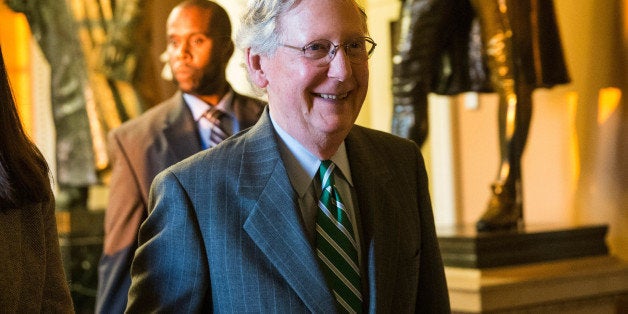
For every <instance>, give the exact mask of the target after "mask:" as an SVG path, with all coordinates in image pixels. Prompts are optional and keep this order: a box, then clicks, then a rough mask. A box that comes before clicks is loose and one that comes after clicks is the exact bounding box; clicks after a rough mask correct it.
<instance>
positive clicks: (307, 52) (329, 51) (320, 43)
mask: <svg viewBox="0 0 628 314" xmlns="http://www.w3.org/2000/svg"><path fill="white" fill-rule="evenodd" d="M282 46H284V47H287V48H292V49H296V50H300V51H302V52H303V55H304V56H305V57H306V58H308V59H311V60H315V61H317V62H318V64H317V65H318V66H325V65H327V64H329V63H330V62H331V60H333V59H334V57H335V56H336V53H337V52H338V48H340V47H344V48H345V53H346V54H347V57H348V58H349V61H351V62H352V63H362V62H364V61H366V60H368V58H369V57H370V56H371V55H372V54H373V51H374V50H375V46H377V44H376V43H375V41H373V39H372V38H370V37H357V38H353V39H351V40H349V41H346V42H344V43H341V44H338V45H334V43H332V42H331V41H329V40H326V39H317V40H315V41H312V42H310V43H309V44H307V45H305V46H303V47H295V46H290V45H285V44H282Z"/></svg>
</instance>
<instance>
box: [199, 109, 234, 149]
mask: <svg viewBox="0 0 628 314" xmlns="http://www.w3.org/2000/svg"><path fill="white" fill-rule="evenodd" d="M226 116H227V113H225V112H224V111H222V110H220V109H217V108H216V107H214V106H212V107H211V108H209V109H208V110H207V111H206V112H205V113H204V114H203V117H204V118H205V119H207V120H209V122H211V123H212V127H211V129H210V130H211V131H210V133H209V147H214V146H216V145H218V143H220V142H222V141H224V140H225V139H226V138H227V137H229V134H228V133H227V131H226V130H225V129H224V127H223V126H222V121H223V119H224V118H226Z"/></svg>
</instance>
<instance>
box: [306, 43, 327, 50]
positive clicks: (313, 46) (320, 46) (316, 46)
mask: <svg viewBox="0 0 628 314" xmlns="http://www.w3.org/2000/svg"><path fill="white" fill-rule="evenodd" d="M305 50H307V51H312V52H321V51H329V45H325V44H321V43H314V44H311V45H309V46H307V47H305Z"/></svg>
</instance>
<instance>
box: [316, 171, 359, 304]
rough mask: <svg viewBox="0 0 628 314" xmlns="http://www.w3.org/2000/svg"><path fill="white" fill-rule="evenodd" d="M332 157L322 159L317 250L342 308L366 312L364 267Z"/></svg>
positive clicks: (328, 281) (319, 172)
mask: <svg viewBox="0 0 628 314" xmlns="http://www.w3.org/2000/svg"><path fill="white" fill-rule="evenodd" d="M335 168H336V165H334V163H332V162H331V160H323V161H321V166H320V168H319V170H318V175H319V177H320V179H321V182H322V188H323V192H322V193H321V198H320V200H319V202H318V214H317V216H316V253H317V255H318V259H319V262H320V264H321V266H322V268H323V271H324V273H325V277H326V279H327V283H328V284H329V286H330V288H331V289H332V290H333V293H334V296H335V297H336V303H337V305H338V309H339V310H344V311H342V312H347V313H361V312H362V290H361V288H360V287H361V284H360V267H359V263H358V251H357V245H356V239H355V236H354V232H353V226H352V225H351V221H350V220H349V213H348V211H347V208H345V205H344V203H343V202H342V199H341V198H340V194H339V193H338V190H337V189H336V186H335V185H334V169H335Z"/></svg>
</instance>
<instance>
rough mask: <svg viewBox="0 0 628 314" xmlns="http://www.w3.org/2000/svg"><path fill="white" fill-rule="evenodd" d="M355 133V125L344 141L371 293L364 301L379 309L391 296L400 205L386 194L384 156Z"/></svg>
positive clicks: (389, 178) (388, 177) (388, 175)
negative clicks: (355, 195) (357, 209)
mask: <svg viewBox="0 0 628 314" xmlns="http://www.w3.org/2000/svg"><path fill="white" fill-rule="evenodd" d="M359 132H360V129H359V127H354V129H353V130H352V131H351V132H350V133H349V135H348V136H347V140H346V141H345V143H346V146H347V155H348V157H349V163H350V165H351V175H352V177H353V183H354V187H355V191H356V193H357V198H358V207H359V211H360V215H359V216H360V217H359V221H358V223H359V224H360V226H361V227H362V238H361V241H362V247H363V248H365V249H363V259H362V260H363V261H366V263H365V264H366V267H367V269H366V271H367V276H368V278H366V280H367V281H368V287H369V289H368V291H369V292H370V293H371V294H370V295H368V296H366V295H365V298H364V302H368V303H369V308H370V309H371V310H372V311H375V310H376V308H377V309H378V310H379V309H382V304H379V302H381V301H382V300H393V299H394V298H393V297H392V296H390V293H392V291H394V289H393V287H394V285H395V283H394V282H393V280H391V279H390V278H395V274H396V269H395V265H397V264H396V262H395V261H394V260H393V258H394V256H395V252H396V251H397V247H398V245H399V244H398V242H397V241H400V240H402V239H399V238H397V237H395V236H394V235H395V234H396V232H395V230H394V228H395V221H396V218H395V216H394V213H395V212H396V210H394V208H396V207H399V206H400V205H399V204H398V203H397V201H396V199H395V198H394V197H391V196H389V194H388V189H387V188H386V187H389V186H391V184H392V183H393V182H392V180H393V178H392V175H391V173H390V172H389V171H388V168H387V163H386V160H385V158H384V156H382V154H381V152H380V151H378V150H377V149H376V147H375V146H374V145H373V144H372V143H368V142H366V141H365V140H364V139H365V137H364V136H359V135H357V133H359ZM363 169H369V171H362V170H363ZM376 221H377V224H375V223H374V222H376ZM364 282H365V281H364V280H363V283H364ZM363 285H364V284H363ZM367 300H368V301H367ZM376 300H377V301H376Z"/></svg>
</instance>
